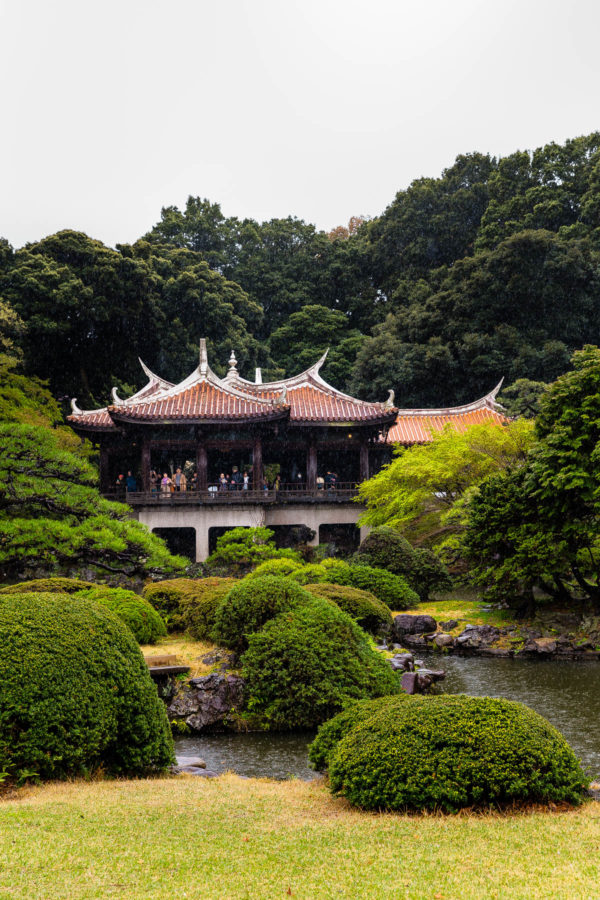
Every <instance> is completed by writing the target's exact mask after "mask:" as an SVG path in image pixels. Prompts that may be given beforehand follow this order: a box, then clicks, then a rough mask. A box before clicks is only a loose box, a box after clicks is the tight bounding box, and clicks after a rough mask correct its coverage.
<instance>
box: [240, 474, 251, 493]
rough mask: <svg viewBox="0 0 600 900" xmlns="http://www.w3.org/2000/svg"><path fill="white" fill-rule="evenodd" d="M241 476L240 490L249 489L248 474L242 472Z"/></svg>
mask: <svg viewBox="0 0 600 900" xmlns="http://www.w3.org/2000/svg"><path fill="white" fill-rule="evenodd" d="M243 478H244V484H243V486H242V490H243V491H248V490H249V489H250V476H249V475H248V473H247V472H244V475H243Z"/></svg>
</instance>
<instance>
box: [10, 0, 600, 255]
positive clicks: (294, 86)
mask: <svg viewBox="0 0 600 900" xmlns="http://www.w3.org/2000/svg"><path fill="white" fill-rule="evenodd" d="M599 38H600V3H598V2H597V0H502V2H498V0H495V2H491V0H490V2H488V0H362V2H359V0H253V2H251V0H212V2H208V0H171V2H168V0H164V2H156V0H118V2H116V0H102V2H95V3H92V2H90V0H51V2H50V0H0V75H1V82H0V83H1V85H2V105H1V121H2V137H1V141H0V236H4V237H6V238H8V240H9V241H10V242H11V243H12V244H13V245H14V246H15V247H19V246H22V245H23V244H24V243H26V242H28V241H35V240H38V239H39V238H41V237H43V236H44V235H46V234H50V233H52V232H54V231H57V230H59V229H61V228H76V229H81V230H83V231H86V232H87V233H88V234H90V235H91V236H93V237H96V238H99V239H101V240H103V241H105V242H106V243H108V244H111V245H114V244H115V243H117V242H125V241H133V240H135V239H136V238H138V237H140V236H141V235H142V234H143V233H144V232H145V231H147V230H148V229H149V228H150V227H151V226H152V225H153V224H154V223H155V222H156V221H157V220H158V219H159V217H160V209H161V207H162V206H168V205H177V206H182V205H183V204H185V201H186V198H187V196H188V195H189V194H193V195H199V196H202V197H208V198H209V199H210V200H212V201H217V202H220V203H221V206H222V208H223V211H224V212H225V214H227V215H237V216H240V217H244V216H251V217H253V218H255V219H258V220H263V219H270V218H273V217H279V216H287V215H295V216H298V217H300V218H303V219H306V220H307V221H309V222H314V223H315V224H316V225H317V226H319V227H320V228H325V229H330V228H332V227H334V226H335V225H339V224H343V223H346V222H347V220H348V219H349V217H350V216H351V215H355V214H366V215H370V216H372V215H377V214H378V213H380V212H381V211H382V210H383V209H384V208H385V207H386V206H387V205H388V204H389V203H390V202H391V201H392V199H393V197H394V195H395V193H396V191H397V190H399V189H401V188H404V187H406V186H407V185H408V184H409V183H410V182H411V181H412V180H413V179H414V178H418V177H420V176H422V175H432V176H437V175H439V174H440V172H441V170H442V169H443V168H445V167H446V166H449V165H451V164H452V162H453V160H454V158H455V156H456V155H457V154H458V153H463V152H470V151H473V150H480V151H489V152H490V153H492V154H494V155H506V154H508V153H510V152H512V151H513V150H515V149H518V148H520V149H526V148H528V149H531V148H534V147H537V146H540V145H542V144H544V143H546V142H548V141H551V140H555V141H564V140H565V139H566V138H568V137H575V136H577V135H580V134H587V133H589V132H591V131H594V130H596V129H598V128H600V78H599V76H600V53H599V52H598V45H599Z"/></svg>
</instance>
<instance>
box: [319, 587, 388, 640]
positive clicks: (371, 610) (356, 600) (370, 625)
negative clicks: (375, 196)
mask: <svg viewBox="0 0 600 900" xmlns="http://www.w3.org/2000/svg"><path fill="white" fill-rule="evenodd" d="M306 590H307V591H309V592H310V593H311V594H313V596H315V597H321V598H322V599H323V600H332V601H333V602H334V603H335V605H336V606H339V608H340V609H341V610H343V612H345V613H348V615H349V616H352V618H353V619H354V621H355V622H357V623H358V624H359V625H360V627H361V628H364V629H365V631H369V632H371V633H372V634H377V633H378V632H381V631H385V630H386V629H389V628H390V626H391V624H392V613H391V610H390V608H389V606H386V604H385V603H382V602H381V600H378V599H377V597H376V596H375V594H372V593H371V591H363V590H361V589H360V588H354V587H350V585H341V584H307V585H306Z"/></svg>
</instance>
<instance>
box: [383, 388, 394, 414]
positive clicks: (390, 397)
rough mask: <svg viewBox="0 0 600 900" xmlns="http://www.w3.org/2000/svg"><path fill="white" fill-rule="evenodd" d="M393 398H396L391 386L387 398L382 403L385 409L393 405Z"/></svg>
mask: <svg viewBox="0 0 600 900" xmlns="http://www.w3.org/2000/svg"><path fill="white" fill-rule="evenodd" d="M395 400H396V392H395V391H394V389H393V388H390V389H389V394H388V398H387V400H386V401H385V403H384V404H383V405H384V406H385V408H386V409H391V408H392V407H393V405H394V401H395Z"/></svg>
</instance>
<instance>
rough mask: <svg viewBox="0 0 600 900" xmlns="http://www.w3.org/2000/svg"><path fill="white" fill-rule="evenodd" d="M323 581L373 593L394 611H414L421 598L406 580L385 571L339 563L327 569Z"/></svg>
mask: <svg viewBox="0 0 600 900" xmlns="http://www.w3.org/2000/svg"><path fill="white" fill-rule="evenodd" d="M323 581H326V582H328V583H329V584H345V585H349V586H351V587H355V588H361V589H362V590H364V591H371V593H373V594H375V596H376V597H377V599H378V600H381V602H382V603H385V604H386V605H387V606H388V607H389V608H390V609H391V610H394V611H398V610H404V609H413V608H414V607H415V606H418V605H419V597H418V595H417V594H416V593H415V591H413V590H412V589H411V588H409V586H408V584H407V582H406V579H404V578H402V576H401V575H394V574H392V572H387V571H386V570H385V569H374V568H372V567H371V566H354V565H348V564H347V563H338V565H337V566H331V567H329V568H328V569H326V573H325V577H324V578H323Z"/></svg>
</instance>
